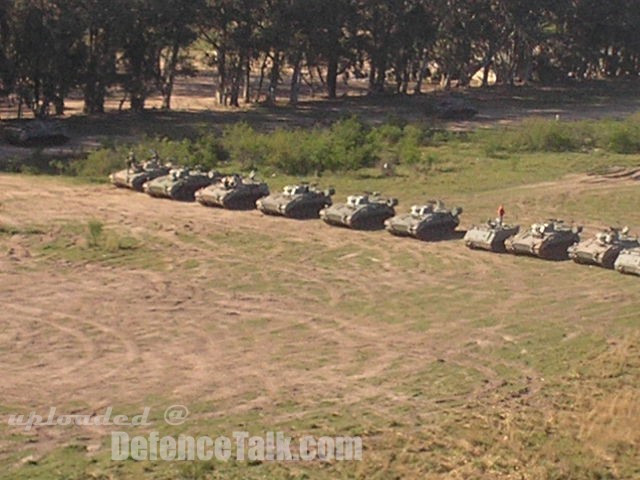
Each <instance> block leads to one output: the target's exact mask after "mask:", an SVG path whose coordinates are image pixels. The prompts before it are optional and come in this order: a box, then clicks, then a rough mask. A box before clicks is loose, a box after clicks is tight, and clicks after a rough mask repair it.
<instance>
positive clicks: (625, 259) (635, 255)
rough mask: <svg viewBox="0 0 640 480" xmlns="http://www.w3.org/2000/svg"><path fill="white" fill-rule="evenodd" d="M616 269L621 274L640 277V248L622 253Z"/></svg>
mask: <svg viewBox="0 0 640 480" xmlns="http://www.w3.org/2000/svg"><path fill="white" fill-rule="evenodd" d="M614 267H615V269H616V270H617V271H619V272H620V273H628V274H631V275H640V248H639V247H636V248H629V249H627V250H623V251H622V252H620V255H618V258H617V259H616V262H615V264H614Z"/></svg>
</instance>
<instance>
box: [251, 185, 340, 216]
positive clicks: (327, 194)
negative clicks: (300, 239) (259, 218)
mask: <svg viewBox="0 0 640 480" xmlns="http://www.w3.org/2000/svg"><path fill="white" fill-rule="evenodd" d="M334 193H335V191H334V190H333V188H330V189H328V190H324V191H322V190H319V189H318V188H316V187H313V186H311V185H309V184H306V183H303V184H300V185H287V186H286V187H284V188H283V189H282V192H281V193H272V194H271V195H269V196H266V197H262V198H261V199H259V200H258V201H257V202H256V207H257V208H258V210H260V211H261V212H262V213H266V214H268V215H282V216H285V217H289V218H298V219H303V218H318V213H319V212H320V210H322V209H323V208H325V207H327V206H329V205H331V195H333V194H334Z"/></svg>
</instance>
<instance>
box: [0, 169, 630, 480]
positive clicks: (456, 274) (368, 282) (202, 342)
mask: <svg viewBox="0 0 640 480" xmlns="http://www.w3.org/2000/svg"><path fill="white" fill-rule="evenodd" d="M634 182H635V183H634ZM635 185H637V181H636V180H634V179H633V178H632V177H624V178H610V179H605V178H596V179H594V178H593V177H585V176H573V177H570V178H567V179H563V180H561V181H558V182H551V183H548V184H544V185H535V186H527V187H519V188H518V189H517V192H518V193H517V195H520V197H521V198H522V206H523V209H526V208H527V205H528V204H529V202H528V201H527V199H528V198H529V196H530V195H535V194H536V193H535V192H536V190H540V189H541V188H544V189H545V191H548V192H556V193H558V194H561V193H562V192H563V191H568V190H570V191H571V192H573V194H574V195H576V196H577V197H579V196H580V193H581V192H584V191H593V190H594V189H596V190H597V189H600V190H603V191H608V190H611V189H615V188H620V187H624V188H635ZM475 198H476V199H477V197H475ZM479 205H481V202H479ZM477 208H480V207H477ZM479 215H480V212H479V211H478V212H476V211H475V210H474V207H471V209H470V212H469V218H475V217H476V216H479ZM92 219H99V220H100V221H101V222H103V223H104V226H105V228H106V229H109V230H110V231H114V232H119V233H121V234H122V235H129V236H132V237H134V238H136V239H140V240H141V241H142V242H143V243H144V244H145V245H146V247H145V250H144V252H146V253H145V254H144V255H146V256H144V258H143V262H142V263H141V262H140V258H137V257H135V256H132V257H131V264H130V265H129V264H128V263H127V257H124V259H122V260H118V259H117V258H116V259H115V260H116V261H112V260H113V259H108V258H106V256H107V254H106V253H105V259H101V258H100V257H97V258H92V259H91V260H90V261H89V260H83V259H82V258H80V259H78V258H70V257H68V254H67V253H65V252H69V251H75V250H79V251H85V250H87V247H86V241H87V240H86V237H87V234H86V225H87V223H88V222H89V221H91V220H92ZM522 220H524V218H522ZM70 225H71V226H80V227H81V228H80V230H74V229H71V230H69V228H70V227H69V226H70ZM0 227H2V228H3V229H4V231H5V234H4V235H3V236H2V238H1V243H0V248H1V249H2V251H0V291H1V294H0V295H1V298H2V300H1V303H2V313H1V314H0V317H1V319H2V330H0V354H1V356H2V376H1V380H0V390H1V391H2V400H1V402H2V405H3V409H4V410H5V411H7V410H11V409H12V408H17V409H18V412H28V411H29V410H30V409H37V410H39V411H47V409H48V408H49V407H50V406H52V405H59V406H61V408H63V407H66V408H71V409H72V410H73V411H71V412H68V413H75V412H97V413H101V412H103V411H104V409H105V408H106V407H107V406H110V405H114V404H116V405H129V406H134V407H133V408H134V411H136V412H137V411H138V410H140V408H141V407H140V406H141V405H145V404H147V403H149V402H151V403H152V404H153V405H164V404H165V403H166V404H169V403H170V402H173V403H181V404H187V405H194V404H196V405H200V408H201V410H200V411H199V413H198V414H197V417H196V418H197V421H198V422H206V421H209V420H212V421H213V420H216V421H218V420H219V421H224V419H242V418H244V416H246V415H253V414H256V412H258V413H259V415H260V416H262V417H264V419H265V420H264V421H265V422H266V423H267V424H268V425H285V426H287V425H289V426H290V425H292V422H294V421H295V420H296V419H297V418H300V417H304V416H305V415H306V414H308V413H309V412H319V415H322V418H324V416H325V415H328V416H329V418H330V417H331V416H332V415H334V413H328V412H336V411H338V412H339V411H341V410H342V409H351V408H353V409H355V411H356V412H359V414H363V412H367V413H366V414H363V415H365V416H363V417H362V419H361V420H359V421H362V422H364V423H366V422H367V420H366V415H379V416H380V417H382V418H388V419H393V418H401V421H402V422H404V421H409V419H411V418H422V419H423V421H425V422H427V423H429V422H430V420H428V419H429V418H432V416H435V417H433V418H436V417H438V415H441V414H443V413H442V412H456V411H459V412H467V411H469V410H468V408H469V406H470V405H474V404H476V403H478V404H484V405H493V406H492V407H491V408H499V409H502V410H504V409H507V411H509V409H510V408H512V406H511V405H512V402H516V400H517V399H519V398H520V397H522V395H526V398H527V402H530V403H531V404H532V405H534V406H535V407H534V408H536V409H537V408H541V409H545V408H550V403H549V402H553V401H554V400H551V399H549V398H548V394H544V395H543V394H542V391H543V389H544V388H545V384H547V383H549V382H552V381H553V380H552V379H553V378H554V375H562V374H558V373H554V374H551V373H549V372H548V371H547V370H546V367H544V368H543V367H541V366H540V365H542V364H538V363H536V361H528V360H527V359H526V358H521V357H522V355H524V354H523V353H522V352H525V351H526V350H525V349H529V350H532V349H534V348H538V347H535V346H534V345H532V344H531V343H530V342H529V341H527V339H528V338H530V337H531V336H532V335H533V337H532V338H537V337H536V335H540V334H541V333H540V332H537V333H535V334H533V333H532V332H531V331H528V330H527V333H525V331H524V330H521V329H522V328H524V327H523V326H522V325H520V324H517V323H515V324H514V323H513V322H514V321H515V320H517V318H518V317H520V318H523V316H525V318H527V317H526V315H528V314H530V309H531V308H535V309H536V311H537V315H539V319H542V320H544V319H546V320H545V321H547V322H551V323H549V326H550V328H549V330H548V331H547V332H551V331H556V330H555V329H559V331H561V332H563V335H564V340H562V341H563V342H566V344H565V347H561V348H567V349H570V348H573V347H572V346H571V345H572V344H571V342H572V341H573V340H574V339H576V338H577V339H580V338H583V337H584V336H598V338H600V337H602V338H609V337H610V336H612V335H616V333H615V331H616V330H615V329H616V328H618V327H615V328H614V327H612V326H611V325H605V324H603V323H602V318H603V317H602V315H603V312H604V311H606V309H610V311H616V312H617V315H616V322H623V323H624V322H631V321H633V318H635V317H637V309H636V308H635V307H637V295H636V293H637V285H636V284H637V279H635V278H633V277H624V276H622V275H618V274H616V273H614V272H607V271H599V270H594V269H589V268H586V267H580V266H577V265H573V264H571V263H570V262H564V263H561V264H551V265H548V264H546V263H545V262H540V261H537V260H533V259H522V258H517V257H512V256H501V255H491V254H483V253H478V252H475V253H472V252H469V251H468V250H466V249H465V247H464V246H463V245H462V242H460V241H450V242H439V243H436V244H421V243H418V242H415V241H411V240H401V239H395V238H392V237H390V236H389V235H388V234H386V233H385V232H373V233H372V232H353V231H348V230H345V229H340V228H331V227H328V226H326V225H323V224H321V223H319V222H317V221H302V222H292V221H287V220H284V219H282V218H276V217H269V216H263V215H261V214H259V213H258V212H256V211H250V212H230V211H224V210H218V209H209V208H204V207H202V206H200V205H197V204H187V203H179V202H172V201H163V200H157V199H152V198H150V197H147V196H146V195H143V194H136V193H133V192H130V191H125V190H119V189H115V188H112V187H110V186H103V185H100V186H92V185H82V184H80V185H78V184H74V183H70V182H68V181H61V180H56V179H51V178H33V177H24V176H13V175H2V176H0ZM635 227H638V225H635ZM60 242H62V243H60ZM56 248H60V249H61V250H60V251H58V250H56ZM132 255H143V253H142V252H137V253H135V254H132ZM569 275H570V276H571V278H572V279H573V280H572V282H571V283H568V282H566V281H564V280H563V279H565V278H567V276H569ZM558 285H562V289H561V290H560V289H559V288H558ZM513 286H521V287H525V286H526V288H515V289H514V288H513ZM507 292H508V293H507ZM612 292H616V293H615V294H612ZM505 295H506V296H505ZM463 298H464V301H462V299H463ZM421 299H427V300H428V299H432V301H433V303H432V307H431V308H430V310H431V311H427V312H426V311H425V310H424V308H425V307H424V305H425V303H424V302H422V300H421ZM541 299H543V302H542V303H540V300H541ZM412 302H413V303H416V306H415V307H414V306H413V305H412ZM426 304H427V305H429V303H428V301H427V303H426ZM512 314H513V315H512ZM484 318H491V319H492V320H491V321H488V320H487V322H488V323H486V324H485V323H483V322H484V320H482V319H484ZM625 324H626V323H625ZM514 325H518V327H517V328H515V327H514ZM541 325H545V324H544V323H542V324H541ZM616 325H618V323H616ZM551 327H552V328H551ZM526 328H529V327H526ZM609 329H612V330H609ZM408 332H410V333H409V334H408ZM546 334H547V333H545V335H546ZM589 338H590V337H589ZM502 348H506V349H511V348H515V349H516V351H517V352H520V354H519V355H516V356H515V357H513V356H504V357H500V359H499V360H497V359H496V357H495V355H496V353H495V352H496V351H499V349H502ZM549 348H551V347H549ZM553 348H556V347H555V346H554V347H553ZM553 352H555V350H553ZM532 354H533V351H532ZM554 354H555V353H554ZM540 355H541V358H544V357H549V356H550V354H549V353H548V352H546V353H545V352H544V351H543V352H541V353H540ZM536 358H537V357H536ZM540 361H542V360H540ZM441 365H444V366H447V368H451V369H453V370H452V372H454V373H452V375H451V377H449V376H447V375H444V378H447V380H443V377H442V376H441V375H442V374H441V372H440V373H438V374H437V375H436V374H434V373H433V372H432V371H431V370H428V371H425V370H424V369H425V368H427V366H428V367H429V368H430V369H432V368H436V367H437V368H439V366H441ZM434 366H435V367H434ZM506 371H508V372H511V373H509V374H506V373H505V372H506ZM434 375H435V376H434ZM559 381H560V380H559ZM562 381H564V380H562ZM406 382H409V384H408V385H407V384H406ZM440 382H445V383H440ZM505 382H506V383H505ZM427 385H428V386H427ZM505 385H507V386H505ZM422 386H423V387H422ZM415 388H425V389H427V390H428V391H429V394H428V395H425V396H424V397H421V396H416V394H415V392H414V391H413V389H415ZM505 388H507V389H508V393H503V390H504V389H505ZM514 391H515V392H526V394H522V393H520V394H518V393H515V394H514V393H513V392H514ZM514 395H515V396H514ZM283 399H295V403H296V407H297V408H296V409H293V411H292V410H289V409H288V408H285V407H284V406H283V405H282V402H283V401H285V400H283ZM518 401H519V400H518ZM145 402H146V403H145ZM505 402H506V403H505ZM203 405H205V406H203ZM319 405H325V407H320V406H319ZM513 405H516V404H513ZM483 408H484V407H483ZM514 408H515V409H516V410H519V409H521V408H523V407H520V406H516V407H514ZM398 409H400V410H401V411H402V412H403V413H401V414H400V413H398ZM502 410H501V411H502ZM416 412H420V413H419V414H417V413H416ZM335 415H337V416H340V413H335ZM414 415H418V416H417V417H414ZM601 421H602V422H605V423H606V422H609V421H610V417H608V416H606V415H605V417H604V418H603V419H602V420H601ZM330 423H331V421H329V424H330ZM597 427H598V426H597V425H596V426H595V427H594V428H597ZM392 430H394V431H396V430H400V431H405V432H407V431H411V429H409V430H406V429H405V427H394V428H392ZM104 434H105V430H103V429H94V430H90V431H83V432H82V434H81V437H80V438H81V441H82V443H83V444H86V445H87V451H89V452H92V451H94V450H97V451H100V448H101V438H102V436H103V435H104ZM74 435H76V436H75V437H74V438H76V441H78V440H77V435H78V434H77V433H76V434H74ZM394 435H395V434H394ZM29 438H30V440H29V442H28V444H26V447H23V446H18V447H17V450H16V446H15V443H13V442H14V441H11V440H8V439H7V437H1V436H0V458H8V457H9V456H11V455H15V453H16V451H20V450H21V449H22V448H28V451H29V452H31V455H34V456H35V458H40V457H41V456H43V455H45V454H46V453H47V452H49V451H51V450H52V449H54V448H56V447H59V446H60V445H65V444H66V443H68V441H69V432H67V431H66V430H64V429H50V428H49V429H47V428H38V429H36V430H35V431H34V432H33V433H32V434H31V435H30V437H29ZM393 454H395V453H393ZM374 464H375V462H374ZM372 465H373V464H372ZM372 468H374V467H373V466H372ZM461 468H462V467H461ZM464 468H468V467H464ZM464 471H466V470H464V469H462V470H460V472H464ZM413 474H415V472H413ZM523 478H524V477H523ZM527 478H542V477H535V476H533V477H527Z"/></svg>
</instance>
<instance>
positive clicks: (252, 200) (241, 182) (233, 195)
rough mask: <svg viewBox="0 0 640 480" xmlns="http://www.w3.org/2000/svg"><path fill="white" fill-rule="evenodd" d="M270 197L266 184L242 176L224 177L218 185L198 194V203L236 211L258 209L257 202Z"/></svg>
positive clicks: (206, 188)
mask: <svg viewBox="0 0 640 480" xmlns="http://www.w3.org/2000/svg"><path fill="white" fill-rule="evenodd" d="M267 195H269V187H268V186H267V184H266V183H264V182H258V181H255V180H254V179H253V177H250V178H242V177H241V176H240V175H228V176H226V177H222V178H221V179H220V180H218V181H217V182H216V183H213V184H211V185H209V186H208V187H205V188H202V189H200V190H198V191H197V192H196V195H195V197H196V201H198V202H199V203H201V204H202V205H206V206H210V207H222V208H229V209H235V210H249V209H252V208H256V201H257V200H258V199H260V198H262V197H266V196H267Z"/></svg>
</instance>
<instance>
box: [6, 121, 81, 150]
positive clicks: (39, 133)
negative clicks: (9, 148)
mask: <svg viewBox="0 0 640 480" xmlns="http://www.w3.org/2000/svg"><path fill="white" fill-rule="evenodd" d="M3 136H4V138H5V140H6V141H7V142H9V143H10V144H12V145H16V146H18V147H49V146H57V145H64V144H65V143H67V142H68V141H69V134H68V133H67V131H66V130H65V129H64V128H63V127H62V124H60V123H59V122H53V121H50V120H28V121H22V122H20V123H13V124H10V125H6V126H5V127H4V128H3Z"/></svg>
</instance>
